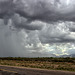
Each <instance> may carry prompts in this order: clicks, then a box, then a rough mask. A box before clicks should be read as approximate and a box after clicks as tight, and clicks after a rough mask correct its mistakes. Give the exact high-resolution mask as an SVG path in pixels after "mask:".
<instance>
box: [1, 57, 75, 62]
mask: <svg viewBox="0 0 75 75" xmlns="http://www.w3.org/2000/svg"><path fill="white" fill-rule="evenodd" d="M0 60H19V61H48V62H75V58H70V57H66V58H54V57H38V58H26V57H0Z"/></svg>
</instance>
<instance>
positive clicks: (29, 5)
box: [0, 0, 75, 22]
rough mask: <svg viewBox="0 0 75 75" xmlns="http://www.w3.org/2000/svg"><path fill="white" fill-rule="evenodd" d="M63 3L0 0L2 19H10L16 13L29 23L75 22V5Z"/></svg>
mask: <svg viewBox="0 0 75 75" xmlns="http://www.w3.org/2000/svg"><path fill="white" fill-rule="evenodd" d="M61 1H62V0H55V1H54V0H47V1H45V0H34V1H33V0H3V1H2V0H0V17H1V18H9V17H10V16H11V15H13V14H14V13H17V14H19V15H20V16H23V17H25V18H27V20H28V21H33V20H41V21H46V22H50V21H52V22H54V21H59V20H61V21H74V19H75V16H74V15H75V11H74V6H75V5H74V4H73V5H68V6H67V5H65V4H63V1H62V2H61ZM73 2H74V1H73ZM58 5H59V6H58Z"/></svg>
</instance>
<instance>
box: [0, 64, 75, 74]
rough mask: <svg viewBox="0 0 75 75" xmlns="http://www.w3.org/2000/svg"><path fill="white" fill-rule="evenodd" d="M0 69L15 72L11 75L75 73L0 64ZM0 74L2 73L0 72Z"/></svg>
mask: <svg viewBox="0 0 75 75" xmlns="http://www.w3.org/2000/svg"><path fill="white" fill-rule="evenodd" d="M0 69H3V70H5V71H8V72H14V73H17V74H12V75H75V72H68V71H56V70H44V69H37V68H25V67H15V66H2V65H0ZM0 75H2V74H1V73H0ZM3 75H7V74H6V73H5V74H3ZM10 75H11V74H10Z"/></svg>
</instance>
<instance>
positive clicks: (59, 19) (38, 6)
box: [0, 0, 75, 56]
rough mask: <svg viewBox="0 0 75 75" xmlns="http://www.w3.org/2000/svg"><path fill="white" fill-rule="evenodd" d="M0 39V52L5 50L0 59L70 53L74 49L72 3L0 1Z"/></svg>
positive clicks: (74, 10) (74, 7) (62, 0)
mask: <svg viewBox="0 0 75 75" xmlns="http://www.w3.org/2000/svg"><path fill="white" fill-rule="evenodd" d="M0 36H1V37H0V41H1V42H2V43H3V44H2V43H0V50H1V52H4V50H6V52H4V54H3V55H1V56H4V55H5V56H21V55H22V56H28V55H29V56H41V55H42V56H55V55H62V54H70V53H69V52H70V50H71V47H72V50H73V51H74V49H75V48H74V44H75V43H74V42H75V1H74V0H34V1H33V0H0ZM2 37H3V38H2ZM4 42H5V43H4ZM71 44H73V45H71ZM68 45H69V46H71V47H70V48H69V46H68ZM61 47H62V49H63V47H65V50H62V49H61ZM59 49H60V50H59ZM2 50H3V51H2ZM67 50H69V51H67ZM8 52H10V55H8ZM27 53H28V54H27ZM34 53H35V55H34ZM45 53H46V54H45ZM11 54H12V55H11ZM47 54H48V55H47Z"/></svg>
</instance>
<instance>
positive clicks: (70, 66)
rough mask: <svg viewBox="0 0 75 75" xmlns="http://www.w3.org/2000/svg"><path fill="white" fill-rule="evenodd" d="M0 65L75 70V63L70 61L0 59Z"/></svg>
mask: <svg viewBox="0 0 75 75" xmlns="http://www.w3.org/2000/svg"><path fill="white" fill-rule="evenodd" d="M0 65H9V66H22V67H31V68H41V69H53V70H67V71H75V63H72V62H51V61H25V60H24V61H20V60H0Z"/></svg>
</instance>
